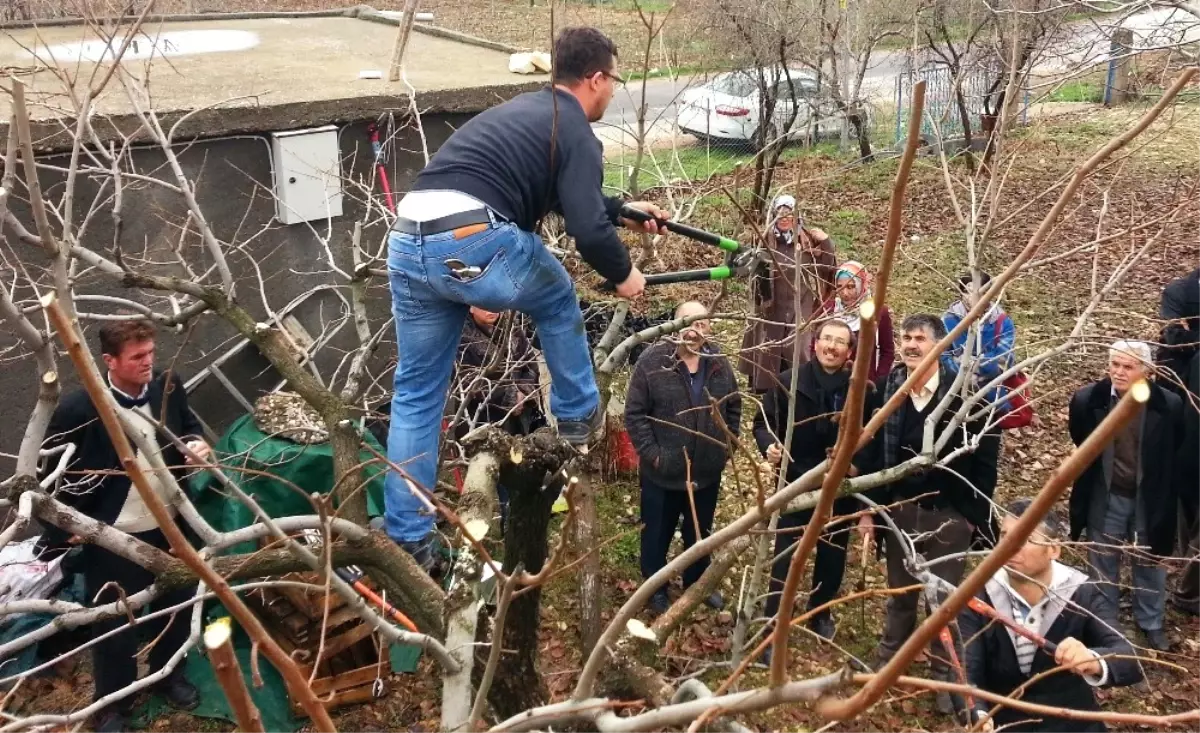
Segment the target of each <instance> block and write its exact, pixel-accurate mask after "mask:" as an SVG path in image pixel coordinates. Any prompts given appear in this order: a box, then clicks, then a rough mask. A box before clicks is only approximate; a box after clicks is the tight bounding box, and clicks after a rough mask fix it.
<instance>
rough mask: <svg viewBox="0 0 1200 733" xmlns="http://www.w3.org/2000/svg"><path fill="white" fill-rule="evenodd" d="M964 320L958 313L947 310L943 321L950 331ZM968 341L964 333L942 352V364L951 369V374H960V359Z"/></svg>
mask: <svg viewBox="0 0 1200 733" xmlns="http://www.w3.org/2000/svg"><path fill="white" fill-rule="evenodd" d="M960 320H962V319H960V318H959V317H958V316H957V315H956V314H954V313H951V312H949V311H947V312H946V313H944V314H942V323H943V324H944V325H945V326H946V332H947V333H949V332H950V331H952V330H953V329H954V327H955V326H957V325H958V322H959V321H960ZM966 343H967V335H966V334H965V333H964V334H962V335H960V336H959V337H958V338H956V339H954V343H952V344H950V348H948V349H946V350H945V351H943V352H942V357H941V362H942V365H943V366H945V367H946V368H947V369H949V370H950V373H951V374H958V367H959V363H958V361H959V359H961V358H962V353H963V345H964V344H966Z"/></svg>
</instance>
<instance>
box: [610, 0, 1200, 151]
mask: <svg viewBox="0 0 1200 733" xmlns="http://www.w3.org/2000/svg"><path fill="white" fill-rule="evenodd" d="M1119 20H1120V18H1119V16H1108V17H1102V18H1098V19H1095V20H1088V21H1079V22H1076V23H1073V24H1071V25H1070V26H1068V27H1065V28H1063V29H1062V30H1061V31H1060V32H1059V34H1058V36H1057V37H1055V38H1053V39H1051V41H1050V42H1049V43H1048V48H1047V50H1046V51H1044V52H1043V53H1042V54H1041V57H1040V60H1039V64H1038V66H1037V68H1035V72H1037V73H1040V74H1053V73H1055V72H1062V71H1066V70H1068V69H1073V68H1079V67H1080V66H1081V65H1090V64H1098V63H1103V62H1105V61H1107V60H1108V57H1109V53H1110V51H1109V47H1110V43H1109V38H1110V37H1111V34H1112V32H1113V29H1114V27H1115V26H1116V25H1117V23H1118V21H1119ZM1121 25H1122V26H1123V27H1125V28H1129V29H1131V30H1132V31H1133V34H1134V46H1135V48H1136V49H1139V50H1142V49H1151V48H1161V47H1165V46H1171V45H1176V44H1178V43H1181V42H1191V41H1196V40H1200V19H1197V18H1195V17H1193V16H1191V15H1189V14H1187V13H1185V12H1184V11H1182V10H1175V9H1160V10H1150V11H1146V12H1142V13H1138V14H1136V15H1133V16H1131V17H1129V18H1128V19H1126V20H1125V21H1124V22H1123V23H1121ZM907 59H908V53H907V52H906V51H884V52H881V53H876V54H874V55H873V56H872V59H871V66H870V68H869V69H868V70H867V74H866V77H865V79H864V82H863V86H864V89H863V91H864V92H865V94H866V96H867V97H868V98H874V99H879V98H882V99H889V98H890V97H891V95H892V94H893V90H894V89H895V85H896V79H897V77H898V76H899V75H900V73H901V72H902V71H903V70H904V69H905V67H906V65H907ZM706 78H707V77H705V76H703V75H696V76H681V77H680V78H678V79H669V78H657V79H650V80H648V81H646V82H640V81H639V82H630V83H629V84H627V85H625V88H624V89H622V90H619V91H618V92H617V94H616V96H615V97H614V98H613V101H612V104H610V105H609V108H608V112H607V113H606V114H605V115H604V118H603V119H602V120H601V121H600V122H597V123H595V124H594V125H593V128H594V129H596V130H597V132H598V133H600V134H601V137H602V138H604V137H612V136H613V135H614V128H619V127H626V128H629V129H632V128H634V127H636V124H637V110H638V108H639V106H640V105H641V104H642V103H643V93H644V95H645V97H644V102H645V104H646V110H647V115H646V119H647V121H648V123H654V129H666V128H670V127H672V126H673V124H674V120H675V107H676V103H677V102H678V99H679V96H680V94H682V92H683V91H684V90H685V89H687V88H688V87H689V86H695V85H699V84H703V83H704V82H705V80H706Z"/></svg>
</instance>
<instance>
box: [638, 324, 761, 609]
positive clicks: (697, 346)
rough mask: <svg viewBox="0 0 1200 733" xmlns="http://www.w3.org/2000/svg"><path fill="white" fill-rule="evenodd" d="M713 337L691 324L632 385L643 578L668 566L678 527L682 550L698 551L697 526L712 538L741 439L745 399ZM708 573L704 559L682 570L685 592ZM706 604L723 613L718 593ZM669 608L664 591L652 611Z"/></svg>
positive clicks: (646, 356) (654, 350)
mask: <svg viewBox="0 0 1200 733" xmlns="http://www.w3.org/2000/svg"><path fill="white" fill-rule="evenodd" d="M705 313H706V311H705V308H704V306H703V305H702V304H700V303H696V302H688V303H684V304H682V305H680V306H679V308H677V309H676V311H675V317H676V318H677V319H678V318H687V317H692V316H703V315H705ZM709 332H710V326H709V323H708V321H707V320H705V319H701V320H696V321H693V322H692V323H691V325H690V326H689V327H687V328H685V329H684V330H683V332H682V333H681V334H680V336H681V338H679V339H678V343H676V342H675V341H674V340H673V339H665V340H663V341H661V342H659V343H657V344H655V345H654V346H652V347H650V348H649V349H647V350H646V352H645V353H643V354H642V355H641V357H640V358H638V360H637V365H636V366H635V367H634V370H633V376H632V377H631V378H630V380H629V394H628V395H627V396H626V398H625V429H626V430H627V431H628V432H629V439H630V440H631V441H632V442H633V447H634V449H635V450H636V451H637V454H638V458H639V461H640V466H639V471H638V473H639V479H640V483H641V512H642V538H641V539H642V542H641V545H642V546H641V566H642V576H643V577H645V578H649V577H650V576H651V575H653V574H654V573H656V572H658V571H659V570H661V569H662V568H663V566H664V565H666V561H667V550H668V549H669V548H670V546H671V539H672V538H673V537H674V535H675V529H676V527H678V526H679V523H680V521H681V520H682V522H683V527H682V534H683V545H684V548H688V547H691V546H692V545H693V544H695V543H696V541H697V539H698V538H697V525H698V527H699V539H703V538H704V537H707V536H708V535H709V532H710V531H711V530H712V523H713V516H714V514H715V513H716V509H717V494H718V492H719V491H720V488H721V472H722V471H723V470H724V469H725V462H726V460H727V459H728V457H729V452H728V447H729V441H731V440H734V439H736V438H737V436H738V428H739V425H740V423H741V418H742V397H741V395H740V394H739V393H738V386H737V378H736V377H735V376H734V372H733V367H732V366H731V365H730V363H729V359H727V358H725V357H724V356H722V355H721V353H720V351H718V350H717V347H716V346H715V345H713V344H711V343H710V342H709V341H708V335H709ZM689 481H690V483H691V485H690V486H689V485H688V482H689ZM689 494H690V497H689ZM693 503H694V506H695V511H694V513H693V510H692V505H693ZM707 567H708V559H707V557H706V558H704V559H702V560H698V561H696V562H695V563H693V564H692V565H690V566H689V567H688V568H687V569H686V570H684V572H683V585H684V587H685V588H686V587H688V586H690V585H691V584H692V583H695V582H696V581H697V580H699V579H700V576H701V574H703V573H704V570H705V568H707ZM707 603H708V605H709V606H711V607H713V608H720V607H722V606H723V605H724V601H723V600H722V598H721V596H720V594H719V593H713V594H712V595H711V596H709V598H708V600H707ZM668 606H669V602H668V598H667V592H666V588H665V587H664V588H660V589H659V591H658V592H657V593H655V594H654V597H653V598H652V599H651V601H650V607H651V609H652V610H654V611H655V612H658V613H661V612H663V611H665V610H666V609H667V607H668Z"/></svg>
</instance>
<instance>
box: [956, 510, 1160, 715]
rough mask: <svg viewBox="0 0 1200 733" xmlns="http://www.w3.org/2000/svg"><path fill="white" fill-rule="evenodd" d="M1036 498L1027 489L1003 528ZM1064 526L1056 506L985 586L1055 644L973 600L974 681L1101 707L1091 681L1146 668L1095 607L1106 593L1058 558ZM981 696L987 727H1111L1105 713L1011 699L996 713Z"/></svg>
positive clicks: (998, 604)
mask: <svg viewBox="0 0 1200 733" xmlns="http://www.w3.org/2000/svg"><path fill="white" fill-rule="evenodd" d="M1029 505H1030V501H1029V500H1028V499H1021V500H1019V501H1015V502H1013V503H1012V504H1010V505H1009V506H1008V507H1007V510H1006V515H1005V517H1004V521H1003V524H1002V525H1001V530H1000V531H1001V535H1004V534H1007V533H1008V532H1010V531H1012V528H1013V526H1014V525H1016V523H1017V518H1018V517H1020V516H1021V515H1022V514H1024V513H1025V512H1026V511H1027V510H1028V509H1029ZM1066 534H1067V528H1066V523H1065V522H1064V521H1063V520H1062V519H1061V518H1060V517H1059V516H1058V514H1057V512H1054V511H1051V512H1050V513H1049V514H1048V515H1047V516H1046V517H1045V518H1043V520H1042V522H1041V524H1040V525H1039V526H1038V529H1037V530H1036V531H1035V532H1034V533H1033V535H1032V536H1031V537H1030V538H1029V540H1027V541H1026V542H1025V544H1024V545H1023V546H1022V547H1021V549H1020V550H1018V551H1017V553H1016V554H1015V555H1013V556H1012V557H1011V558H1010V559H1009V561H1008V563H1007V564H1006V565H1005V567H1003V568H1001V569H1000V570H999V571H998V572H997V573H996V574H995V575H994V576H992V578H991V580H989V581H988V582H987V584H986V585H985V586H984V589H983V590H982V591H980V593H979V595H978V596H977V598H978V599H979V600H982V601H983V602H984V603H985V604H987V605H989V606H991V607H992V608H993V609H995V611H996V612H997V614H998V615H999V616H1001V617H1002V618H1004V619H1010V620H1011V621H1012V622H1013V625H1015V626H1020V627H1023V628H1024V629H1026V630H1027V632H1032V634H1031V635H1032V636H1037V637H1041V638H1042V639H1043V640H1044V641H1046V642H1052V643H1053V644H1054V646H1053V647H1051V646H1050V645H1049V644H1040V643H1039V642H1035V641H1033V640H1031V639H1030V638H1028V636H1026V635H1022V633H1018V632H1016V631H1014V630H1013V629H1012V628H1010V627H1009V626H1007V625H1006V624H1003V623H993V622H992V621H991V620H990V619H989V618H988V617H987V616H985V615H984V614H982V613H980V612H978V611H975V610H971V609H969V608H967V609H964V610H963V611H962V612H961V613H960V614H959V617H958V626H959V632H960V633H961V634H962V638H963V641H964V644H965V647H964V652H965V664H966V671H967V681H968V682H969V683H970V684H971V685H972V686H973V687H978V688H979V689H981V690H986V691H988V692H993V693H996V694H998V695H1011V694H1013V693H1014V692H1016V691H1017V690H1018V689H1021V690H1022V694H1021V695H1019V697H1020V699H1021V700H1023V701H1024V702H1028V703H1035V704H1039V705H1044V706H1049V707H1053V708H1065V709H1070V710H1085V711H1089V712H1095V711H1098V710H1100V706H1099V705H1097V704H1096V696H1095V694H1093V692H1092V690H1093V688H1096V687H1102V686H1109V685H1113V686H1124V685H1132V684H1136V683H1137V682H1139V681H1140V680H1141V679H1142V671H1141V668H1140V666H1139V665H1138V663H1137V661H1136V660H1135V659H1134V657H1133V648H1132V647H1131V646H1130V645H1129V642H1128V641H1126V640H1125V638H1124V637H1123V636H1121V634H1120V633H1119V632H1117V631H1116V630H1115V629H1114V628H1112V626H1110V625H1109V624H1107V623H1106V622H1105V621H1103V620H1102V619H1101V618H1100V617H1099V616H1098V615H1097V612H1098V611H1099V609H1100V603H1101V595H1100V591H1099V590H1098V589H1097V588H1096V585H1095V584H1094V583H1093V582H1092V581H1090V580H1089V579H1088V577H1087V575H1085V574H1084V573H1082V572H1080V571H1079V570H1076V569H1075V568H1072V567H1069V566H1067V565H1063V564H1062V563H1060V562H1058V557H1059V555H1060V554H1061V552H1062V547H1061V542H1062V540H1063V538H1064V537H1065V536H1066ZM1056 668H1057V669H1056ZM1047 673H1049V674H1047ZM1034 678H1037V680H1036V681H1033V680H1034ZM974 703H975V718H976V721H979V722H981V723H982V724H981V725H980V729H981V730H985V731H991V730H993V729H997V730H998V729H1001V728H1002V729H1003V730H1009V731H1023V730H1026V731H1028V730H1035V731H1102V730H1104V729H1105V728H1104V724H1103V723H1101V722H1099V721H1086V720H1077V719H1069V718H1066V717H1058V716H1050V715H1037V714H1031V713H1027V712H1023V711H1021V710H1018V709H1015V708H1010V707H999V708H998V709H996V710H993V711H990V712H991V715H994V717H991V716H990V715H989V710H990V708H992V706H991V705H990V704H988V703H986V702H985V701H983V700H982V699H980V698H976V699H975V700H974Z"/></svg>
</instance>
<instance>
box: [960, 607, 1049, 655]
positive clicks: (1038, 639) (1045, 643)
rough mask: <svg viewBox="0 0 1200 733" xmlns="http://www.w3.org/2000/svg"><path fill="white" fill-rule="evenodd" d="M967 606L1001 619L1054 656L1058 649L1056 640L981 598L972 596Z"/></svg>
mask: <svg viewBox="0 0 1200 733" xmlns="http://www.w3.org/2000/svg"><path fill="white" fill-rule="evenodd" d="M967 608H969V609H971V610H972V611H974V612H975V613H978V614H980V615H983V616H987V617H988V618H990V619H992V620H993V621H999V622H1000V623H1001V624H1003V625H1004V626H1007V627H1008V628H1010V629H1012V631H1013V633H1014V634H1017V635H1018V636H1023V637H1025V638H1026V639H1029V640H1030V641H1032V642H1033V643H1034V644H1037V645H1038V646H1039V647H1041V648H1042V649H1044V650H1045V652H1046V653H1047V654H1049V655H1050V656H1052V657H1053V656H1054V653H1055V652H1056V651H1057V650H1058V644H1055V643H1054V642H1052V641H1049V640H1047V639H1046V637H1044V636H1042V635H1040V634H1037V633H1034V632H1032V631H1030V630H1029V629H1027V628H1025V627H1024V626H1022V625H1021V624H1019V623H1017V622H1016V621H1013V620H1012V619H1011V618H1008V617H1007V616H1004V615H1003V614H1001V613H1000V612H999V611H997V610H996V609H994V608H992V607H991V606H989V605H988V604H986V603H984V602H983V601H981V600H979V599H978V598H972V599H971V600H969V601H967Z"/></svg>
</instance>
